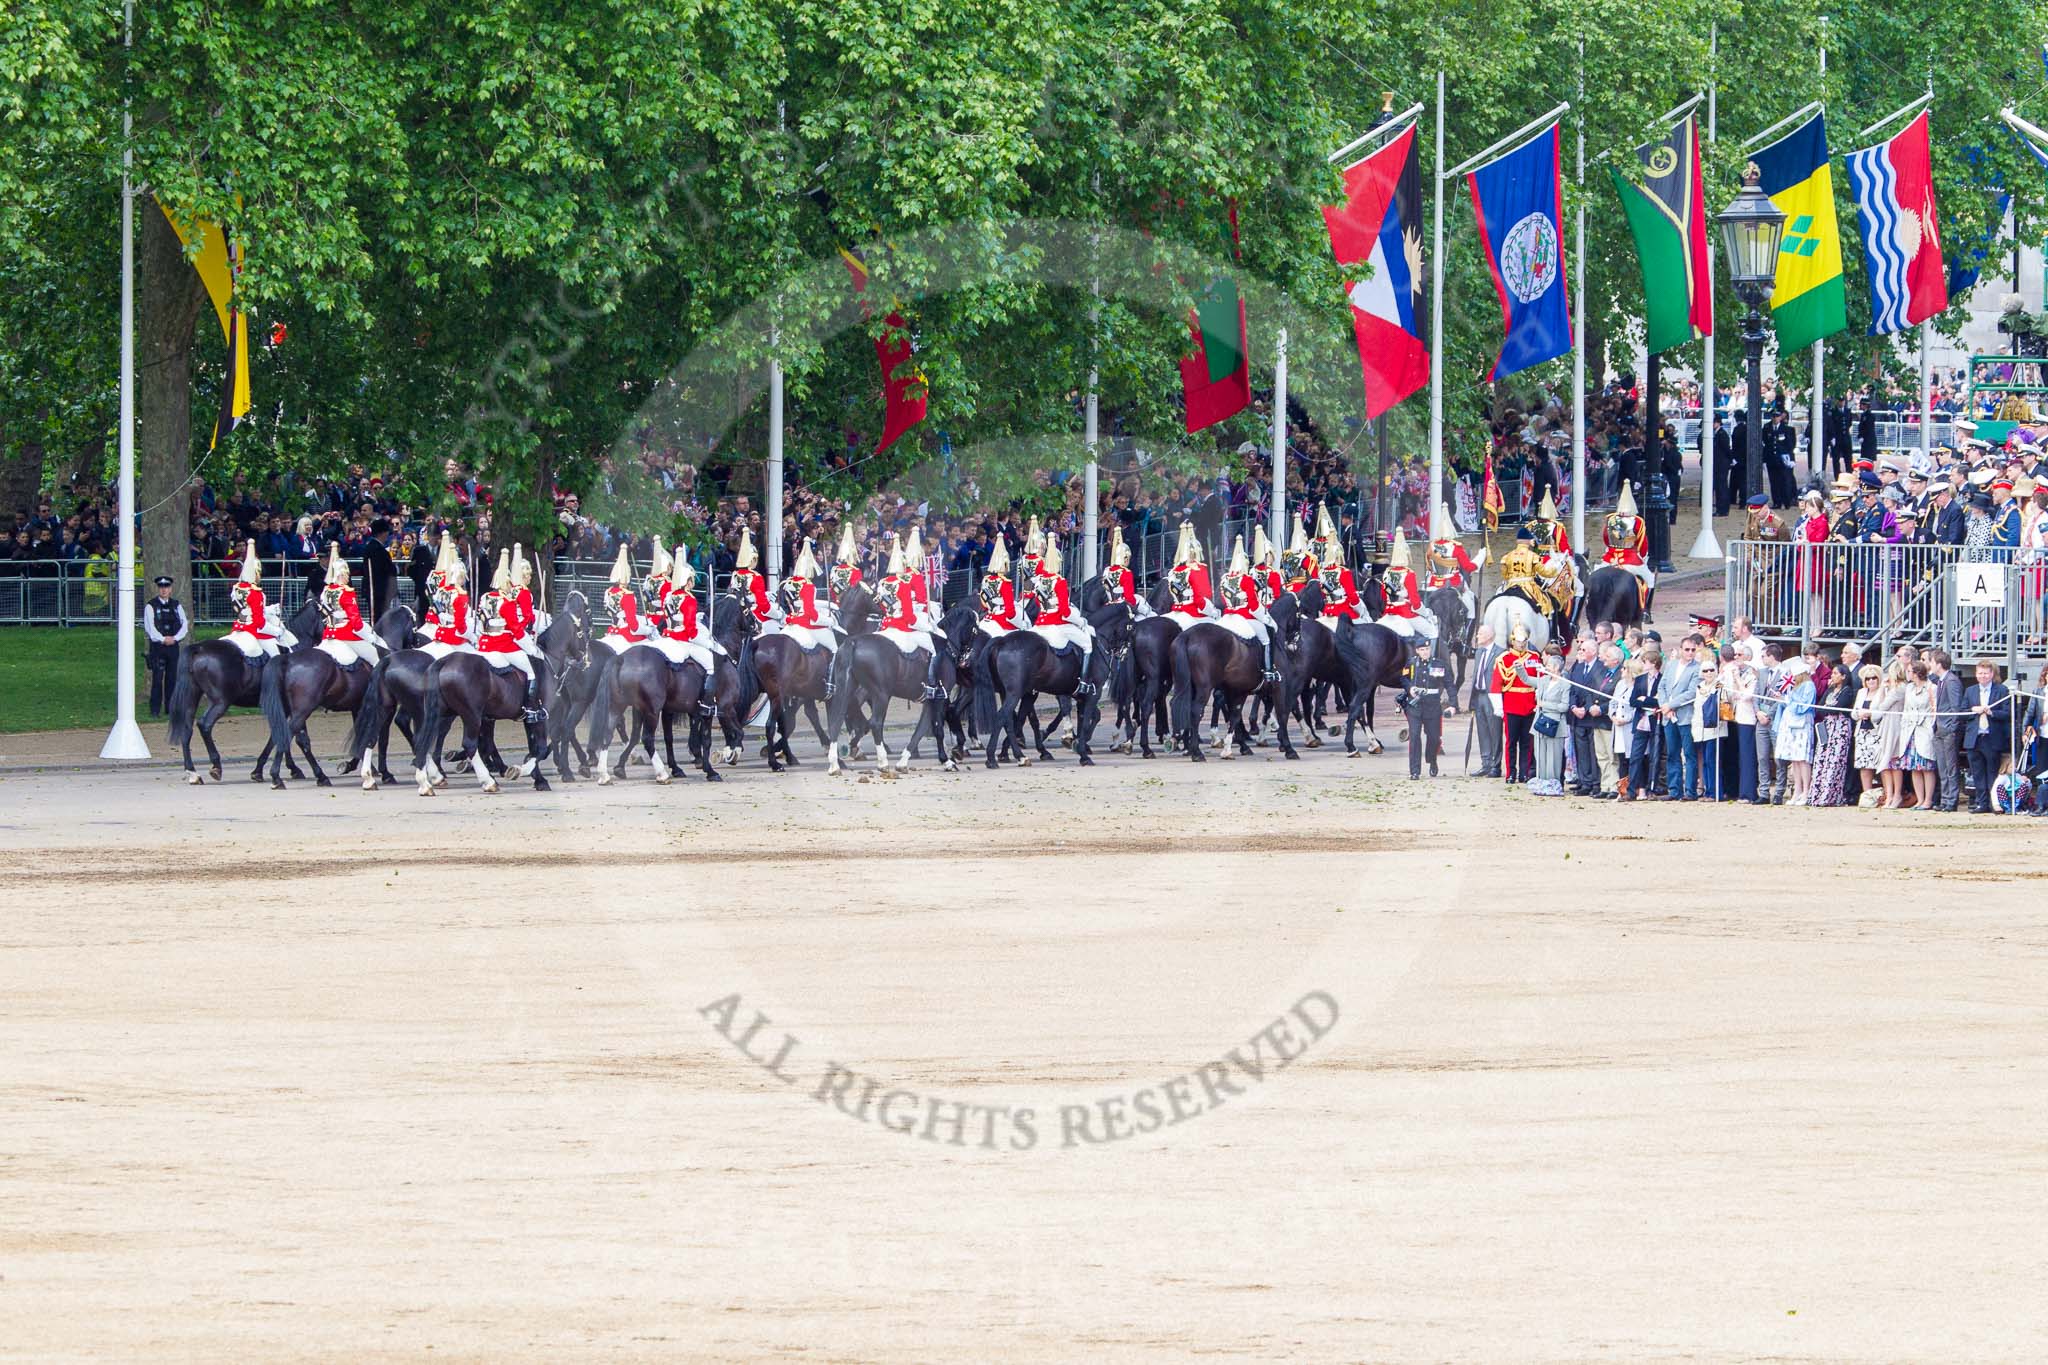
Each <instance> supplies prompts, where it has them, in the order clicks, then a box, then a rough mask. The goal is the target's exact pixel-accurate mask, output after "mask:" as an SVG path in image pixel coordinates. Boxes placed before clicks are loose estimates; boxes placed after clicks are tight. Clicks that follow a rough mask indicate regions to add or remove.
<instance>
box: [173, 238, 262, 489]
mask: <svg viewBox="0 0 2048 1365" xmlns="http://www.w3.org/2000/svg"><path fill="white" fill-rule="evenodd" d="M157 207H158V208H161V209H162V210H163V212H164V217H165V218H166V219H168V220H170V224H171V231H173V232H175V233H177V234H178V240H179V241H180V242H181V243H183V244H184V246H185V249H186V250H187V251H190V250H191V249H192V240H193V238H194V237H197V238H198V239H199V254H198V255H197V256H195V257H194V258H193V259H192V267H193V269H195V270H197V271H198V272H199V280H200V283H202V284H204V285H205V286H206V296H207V297H208V298H210V299H212V300H213V311H214V315H215V316H217V317H218V318H219V319H220V330H221V335H222V336H224V337H226V338H227V343H228V377H227V383H226V385H225V386H224V389H223V392H222V394H221V403H220V416H219V417H218V418H217V419H216V420H215V421H214V424H213V440H212V441H210V442H208V443H207V448H208V449H209V450H210V449H212V448H213V447H214V446H215V445H218V444H219V443H220V438H221V437H223V436H225V435H227V434H228V433H229V432H230V431H233V430H234V429H235V424H236V423H237V422H239V421H241V420H242V418H243V416H244V415H246V414H247V413H248V411H249V317H248V315H247V314H246V313H244V312H242V310H241V309H239V308H237V307H236V306H235V274H236V272H237V271H238V270H239V269H240V266H241V248H240V247H238V246H236V245H235V244H233V243H231V242H230V241H228V235H227V233H226V232H225V231H224V230H223V229H222V228H221V225H220V224H219V223H216V222H214V221H213V220H212V219H211V218H195V219H190V220H183V219H180V218H179V217H178V215H177V214H176V213H175V212H173V211H172V209H171V206H170V205H169V204H166V203H164V202H163V201H162V200H158V201H157Z"/></svg>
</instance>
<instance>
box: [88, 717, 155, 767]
mask: <svg viewBox="0 0 2048 1365" xmlns="http://www.w3.org/2000/svg"><path fill="white" fill-rule="evenodd" d="M100 757H101V758H110V759H113V760H114V761H115V762H117V763H139V762H141V761H142V760H144V759H146V758H148V757H149V745H148V744H147V743H146V742H145V741H144V740H143V738H142V727H141V726H139V725H137V724H136V723H135V718H134V717H133V716H123V717H122V718H121V719H120V720H117V721H115V722H114V728H113V729H111V730H109V731H108V732H107V742H106V743H105V744H102V745H101V746H100Z"/></svg>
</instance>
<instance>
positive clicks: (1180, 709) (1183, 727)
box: [1172, 639, 1198, 742]
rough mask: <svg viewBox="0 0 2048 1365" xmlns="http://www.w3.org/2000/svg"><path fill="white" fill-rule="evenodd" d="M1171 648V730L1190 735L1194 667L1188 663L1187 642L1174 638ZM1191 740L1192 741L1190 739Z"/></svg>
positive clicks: (1192, 722)
mask: <svg viewBox="0 0 2048 1365" xmlns="http://www.w3.org/2000/svg"><path fill="white" fill-rule="evenodd" d="M1172 649H1173V732H1174V733H1175V734H1176V735H1188V736H1192V735H1193V734H1194V732H1195V707H1196V705H1198V703H1197V702H1196V701H1195V700H1194V695H1195V691H1194V687H1195V680H1194V669H1193V667H1192V666H1191V665H1190V664H1189V663H1188V651H1187V642H1186V641H1185V640H1184V639H1176V640H1175V641H1174V642H1173V645H1172ZM1191 742H1192V741H1191Z"/></svg>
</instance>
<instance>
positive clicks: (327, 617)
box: [319, 544, 377, 668]
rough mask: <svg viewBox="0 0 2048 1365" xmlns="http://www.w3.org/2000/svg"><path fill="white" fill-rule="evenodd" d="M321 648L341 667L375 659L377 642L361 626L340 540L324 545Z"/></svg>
mask: <svg viewBox="0 0 2048 1365" xmlns="http://www.w3.org/2000/svg"><path fill="white" fill-rule="evenodd" d="M320 619H321V631H320V646H319V647H320V649H321V650H322V652H324V653H326V654H329V655H331V656H333V659H334V661H335V662H336V663H338V664H340V665H341V666H342V667H343V668H352V667H354V666H355V665H356V664H359V663H364V664H374V663H376V662H377V643H376V640H375V638H374V637H373V636H371V635H370V634H369V633H368V632H367V631H365V630H364V629H363V613H362V609H361V607H359V606H358V605H357V604H356V590H355V589H354V588H352V587H350V586H349V585H348V564H347V562H346V561H345V560H343V559H342V557H341V546H340V545H339V544H335V545H330V546H328V547H327V586H326V587H324V588H322V589H321V591H320Z"/></svg>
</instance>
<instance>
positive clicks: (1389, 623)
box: [1380, 611, 1436, 640]
mask: <svg viewBox="0 0 2048 1365" xmlns="http://www.w3.org/2000/svg"><path fill="white" fill-rule="evenodd" d="M1380 624H1381V625H1383V626H1385V627H1386V628H1387V629H1388V630H1391V631H1393V632H1394V634H1396V635H1398V636H1400V637H1401V638H1402V639H1404V640H1434V639H1435V638H1436V618H1435V617H1433V616H1431V615H1430V614H1429V613H1428V612H1426V611H1425V612H1423V613H1421V614H1420V615H1417V616H1415V617H1413V618H1410V617H1406V616H1382V617H1381V618H1380Z"/></svg>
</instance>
